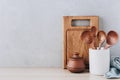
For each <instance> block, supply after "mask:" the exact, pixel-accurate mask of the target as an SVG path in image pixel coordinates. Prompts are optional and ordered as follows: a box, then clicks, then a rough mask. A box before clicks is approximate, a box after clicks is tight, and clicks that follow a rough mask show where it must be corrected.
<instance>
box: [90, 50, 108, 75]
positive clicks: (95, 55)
mask: <svg viewBox="0 0 120 80" xmlns="http://www.w3.org/2000/svg"><path fill="white" fill-rule="evenodd" d="M89 68H90V69H89V70H90V73H91V74H96V75H104V74H105V73H106V72H108V71H109V68H110V49H101V50H94V49H89Z"/></svg>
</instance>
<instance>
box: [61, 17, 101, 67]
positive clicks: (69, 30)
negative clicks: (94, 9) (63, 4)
mask: <svg viewBox="0 0 120 80" xmlns="http://www.w3.org/2000/svg"><path fill="white" fill-rule="evenodd" d="M75 20H88V21H89V23H90V24H89V25H88V26H84V25H83V26H73V25H72V24H73V21H75ZM63 21H64V68H66V66H67V62H68V60H69V58H70V57H71V56H72V54H73V53H74V52H79V53H80V54H79V55H80V56H81V57H83V59H84V62H85V64H86V65H89V55H88V49H89V48H90V46H88V45H87V44H85V43H83V41H82V40H81V38H80V36H81V33H82V32H83V31H85V30H90V29H91V27H92V26H95V27H96V28H97V31H98V25H99V17H98V16H64V17H63Z"/></svg>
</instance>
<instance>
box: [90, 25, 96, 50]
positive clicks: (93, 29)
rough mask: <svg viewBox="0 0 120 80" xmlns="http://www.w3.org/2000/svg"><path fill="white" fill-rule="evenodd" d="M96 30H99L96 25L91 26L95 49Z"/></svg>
mask: <svg viewBox="0 0 120 80" xmlns="http://www.w3.org/2000/svg"><path fill="white" fill-rule="evenodd" d="M96 32H97V29H96V27H95V26H92V27H91V33H92V36H93V42H92V45H93V46H94V47H95V49H96V48H97V42H96Z"/></svg>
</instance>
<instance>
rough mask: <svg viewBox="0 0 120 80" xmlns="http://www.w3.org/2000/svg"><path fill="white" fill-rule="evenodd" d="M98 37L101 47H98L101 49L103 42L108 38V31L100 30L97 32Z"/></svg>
mask: <svg viewBox="0 0 120 80" xmlns="http://www.w3.org/2000/svg"><path fill="white" fill-rule="evenodd" d="M97 39H98V42H99V47H98V49H101V46H102V44H103V43H104V42H105V40H106V33H105V32H104V31H102V30H101V31H99V32H98V33H97Z"/></svg>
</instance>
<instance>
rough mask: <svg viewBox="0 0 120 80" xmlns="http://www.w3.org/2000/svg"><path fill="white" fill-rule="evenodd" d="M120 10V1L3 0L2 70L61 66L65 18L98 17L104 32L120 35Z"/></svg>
mask: <svg viewBox="0 0 120 80" xmlns="http://www.w3.org/2000/svg"><path fill="white" fill-rule="evenodd" d="M119 7H120V0H0V67H3V66H6V67H7V66H9V67H11V66H13V67H27V66H29V67H33V66H35V67H39V66H40V67H45V66H46V67H60V66H61V65H62V17H63V16H80V15H82V16H83V15H84V16H86V15H97V16H99V17H100V29H104V30H105V31H106V32H108V31H109V30H116V31H117V32H120V10H119ZM119 48H120V43H118V44H117V45H115V46H114V47H112V48H111V53H112V55H117V56H120V53H119V52H120V49H119Z"/></svg>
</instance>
